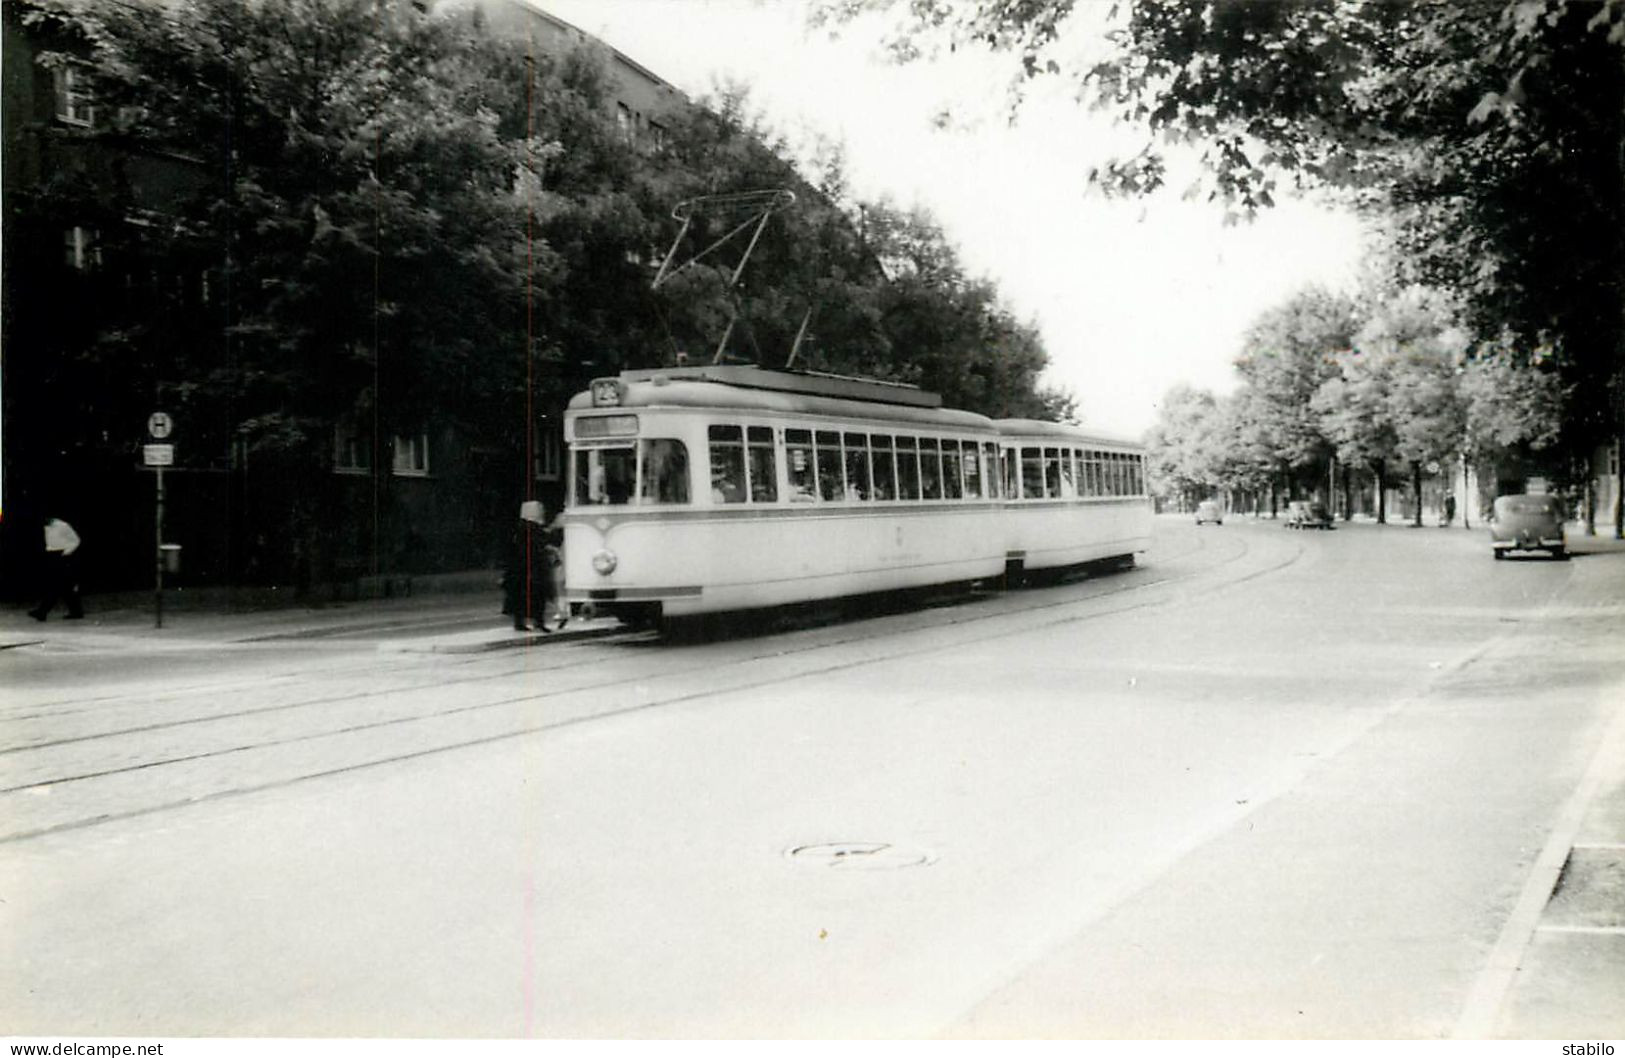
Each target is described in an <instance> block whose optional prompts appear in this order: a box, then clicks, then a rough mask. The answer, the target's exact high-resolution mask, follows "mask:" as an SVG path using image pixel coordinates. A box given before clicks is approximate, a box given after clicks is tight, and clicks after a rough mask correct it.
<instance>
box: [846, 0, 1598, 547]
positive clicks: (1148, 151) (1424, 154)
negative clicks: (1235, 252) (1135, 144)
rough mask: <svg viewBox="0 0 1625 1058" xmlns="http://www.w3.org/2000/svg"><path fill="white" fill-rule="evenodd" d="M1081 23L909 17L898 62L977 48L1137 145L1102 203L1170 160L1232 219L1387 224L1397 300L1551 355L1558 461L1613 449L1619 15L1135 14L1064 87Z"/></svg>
mask: <svg viewBox="0 0 1625 1058" xmlns="http://www.w3.org/2000/svg"><path fill="white" fill-rule="evenodd" d="M897 6H899V5H898V3H897V0H824V2H823V3H822V4H820V13H821V15H822V17H824V18H829V19H836V20H839V19H840V18H843V17H852V15H853V14H854V13H856V12H863V11H870V10H874V9H891V8H895V7H897ZM1081 10H1083V7H1082V6H1081V5H1076V4H1075V3H1074V2H1073V0H977V2H972V3H966V4H956V3H949V2H948V0H924V2H911V3H909V4H908V5H907V6H906V8H905V9H904V12H905V13H904V15H903V16H902V18H901V21H900V23H899V26H898V31H897V35H896V41H895V42H894V43H895V44H896V45H897V46H895V47H894V49H893V50H894V53H895V54H897V55H899V56H900V57H903V58H910V57H915V56H918V55H920V54H923V53H925V52H926V51H928V50H929V43H928V42H931V41H936V42H941V43H948V44H950V45H957V44H976V45H980V46H984V47H989V48H992V49H994V50H996V51H1002V52H1007V53H1011V54H1013V55H1014V56H1016V57H1017V59H1018V60H1019V63H1020V70H1021V74H1022V76H1024V77H1028V78H1032V77H1040V76H1063V77H1068V78H1071V79H1073V80H1074V81H1075V82H1076V83H1077V85H1078V89H1079V95H1080V97H1082V98H1084V99H1086V100H1088V101H1089V102H1091V103H1092V104H1093V105H1095V106H1097V107H1100V108H1104V109H1106V110H1109V111H1110V112H1112V113H1114V114H1116V115H1117V116H1119V117H1120V118H1122V119H1124V120H1125V121H1127V122H1130V123H1133V124H1136V125H1139V126H1141V127H1142V128H1144V129H1146V130H1147V132H1148V134H1149V135H1148V140H1147V142H1146V144H1145V146H1144V148H1143V149H1142V150H1141V151H1139V152H1138V153H1137V154H1133V155H1131V156H1129V157H1127V158H1124V159H1119V160H1117V161H1114V162H1112V163H1109V164H1106V165H1103V166H1101V167H1100V168H1099V169H1097V170H1096V172H1095V173H1094V174H1093V178H1094V179H1095V180H1096V181H1097V182H1098V183H1100V184H1102V185H1103V186H1105V187H1107V188H1108V189H1111V190H1116V191H1124V192H1130V193H1140V192H1145V191H1149V190H1154V189H1155V188H1157V187H1159V186H1160V185H1161V184H1162V183H1163V181H1164V180H1165V178H1166V172H1167V167H1166V164H1165V161H1164V157H1163V155H1164V147H1165V141H1173V142H1175V143H1180V144H1194V145H1196V146H1198V147H1199V149H1200V150H1201V152H1202V155H1203V158H1204V160H1205V161H1206V163H1207V170H1208V172H1209V174H1210V179H1209V188H1210V194H1211V197H1212V198H1214V199H1216V200H1218V201H1221V202H1222V203H1224V204H1225V205H1226V206H1227V207H1228V208H1231V209H1235V210H1237V211H1239V212H1241V213H1250V212H1251V211H1254V210H1256V209H1260V208H1266V207H1268V206H1270V205H1271V204H1272V203H1273V201H1274V196H1275V194H1276V192H1277V190H1278V188H1279V186H1280V185H1281V184H1282V183H1283V182H1286V183H1289V184H1290V185H1291V186H1293V187H1294V188H1297V189H1304V188H1327V189H1331V190H1333V191H1336V192H1338V193H1341V194H1343V195H1345V196H1346V197H1347V198H1348V200H1349V201H1351V202H1353V203H1355V204H1356V205H1358V206H1360V207H1362V208H1364V209H1366V210H1368V211H1371V212H1373V213H1380V214H1382V215H1383V216H1385V217H1387V218H1390V219H1391V220H1392V221H1393V222H1394V224H1395V226H1396V230H1397V233H1398V237H1399V245H1400V248H1401V250H1402V254H1401V256H1400V257H1399V259H1398V261H1399V263H1400V264H1401V265H1402V266H1403V268H1404V270H1405V272H1404V275H1403V276H1402V278H1403V279H1405V280H1406V281H1408V282H1419V283H1424V284H1427V285H1431V286H1435V287H1440V288H1444V289H1448V290H1450V291H1452V292H1453V293H1455V294H1457V295H1458V296H1460V297H1461V298H1462V300H1463V303H1464V305H1465V307H1466V312H1467V317H1466V322H1467V324H1468V326H1469V327H1470V329H1471V330H1472V332H1473V334H1474V335H1475V337H1476V338H1477V339H1478V340H1479V341H1480V342H1493V341H1495V340H1497V339H1498V338H1499V336H1500V335H1501V334H1502V333H1503V332H1510V333H1511V334H1512V335H1514V336H1515V339H1516V345H1517V347H1518V348H1520V349H1525V350H1528V349H1536V348H1543V347H1544V348H1549V349H1550V350H1551V361H1550V369H1552V370H1555V371H1556V372H1557V374H1558V375H1559V377H1560V379H1561V380H1562V382H1563V383H1564V385H1565V386H1566V392H1567V393H1568V394H1569V396H1568V398H1567V404H1566V407H1565V410H1564V436H1565V443H1566V445H1567V446H1568V447H1569V449H1570V450H1571V451H1572V452H1575V453H1576V454H1579V453H1582V452H1583V453H1585V454H1586V455H1587V456H1588V457H1589V454H1590V452H1589V450H1590V447H1591V446H1593V445H1596V444H1599V443H1602V442H1604V441H1610V440H1611V441H1612V442H1613V443H1615V444H1619V443H1620V442H1621V441H1622V440H1625V308H1622V306H1625V298H1622V297H1621V296H1620V291H1621V290H1625V0H1598V2H1593V3H1572V2H1570V0H1462V2H1458V3H1440V4H1411V3H1331V2H1313V0H1296V2H1280V0H1130V2H1125V3H1123V4H1121V5H1119V7H1118V8H1117V9H1116V10H1118V11H1119V12H1120V13H1121V17H1120V18H1119V19H1117V20H1116V22H1115V24H1114V28H1113V35H1112V38H1111V44H1112V50H1111V53H1110V54H1109V55H1107V56H1106V57H1105V58H1104V59H1101V60H1099V61H1090V62H1087V63H1085V64H1084V65H1081V66H1080V65H1077V64H1076V63H1072V62H1069V61H1068V59H1067V52H1066V50H1065V49H1064V48H1062V47H1061V46H1060V45H1062V44H1064V43H1066V42H1067V40H1068V37H1069V34H1070V33H1071V31H1072V30H1073V29H1074V28H1075V26H1076V25H1077V24H1078V22H1081V21H1083V17H1082V16H1080V17H1079V19H1078V22H1074V21H1071V20H1070V19H1071V16H1073V15H1074V13H1075V11H1081ZM905 44H906V46H904V45H905ZM1615 494H1616V496H1620V497H1625V468H1622V476H1621V477H1620V478H1619V479H1618V480H1616V488H1615ZM1615 533H1616V535H1625V506H1618V505H1617V506H1616V510H1615Z"/></svg>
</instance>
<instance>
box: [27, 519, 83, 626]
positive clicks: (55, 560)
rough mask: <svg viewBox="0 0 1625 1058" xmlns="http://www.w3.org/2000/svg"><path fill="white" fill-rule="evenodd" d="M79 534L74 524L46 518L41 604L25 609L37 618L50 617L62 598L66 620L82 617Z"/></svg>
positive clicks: (75, 619) (38, 619) (40, 619)
mask: <svg viewBox="0 0 1625 1058" xmlns="http://www.w3.org/2000/svg"><path fill="white" fill-rule="evenodd" d="M78 550H79V534H78V533H76V532H74V531H73V526H71V525H69V524H68V523H67V522H66V521H64V520H62V519H61V518H57V517H54V516H53V517H50V518H47V519H45V596H44V598H43V599H42V600H41V601H40V604H39V605H38V606H36V607H34V608H33V609H32V610H30V611H28V615H29V616H30V617H32V618H33V619H34V620H36V621H43V620H45V618H46V617H48V616H50V613H51V609H52V608H53V607H55V606H56V603H57V600H58V599H61V600H62V601H63V602H65V603H67V605H68V612H67V615H66V616H67V619H68V620H70V621H77V620H78V619H79V618H81V617H83V616H85V610H84V605H83V603H82V602H81V600H80V598H79V560H78V559H77V558H75V557H74V554H75V552H77V551H78Z"/></svg>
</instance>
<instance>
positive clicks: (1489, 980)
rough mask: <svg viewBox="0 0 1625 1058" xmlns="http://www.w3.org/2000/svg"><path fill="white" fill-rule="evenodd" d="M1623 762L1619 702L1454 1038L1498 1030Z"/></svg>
mask: <svg viewBox="0 0 1625 1058" xmlns="http://www.w3.org/2000/svg"><path fill="white" fill-rule="evenodd" d="M1612 699H1613V701H1615V702H1621V701H1625V694H1614V695H1613V696H1612ZM1604 700H1607V699H1606V698H1605V699H1604ZM1622 766H1625V705H1616V706H1615V708H1614V716H1613V719H1612V720H1611V721H1610V722H1609V725H1608V728H1607V730H1606V731H1605V732H1604V733H1603V736H1602V739H1601V740H1600V741H1599V742H1598V744H1597V751H1596V753H1595V754H1594V755H1593V756H1592V758H1591V765H1590V767H1589V768H1587V769H1586V773H1585V776H1584V777H1583V778H1581V780H1580V784H1579V785H1578V786H1576V787H1575V788H1574V793H1572V794H1570V795H1569V799H1568V801H1567V802H1566V803H1565V804H1564V805H1563V810H1562V811H1561V812H1559V813H1558V815H1557V822H1556V823H1555V824H1553V826H1552V832H1551V835H1550V836H1549V837H1548V838H1547V839H1546V845H1545V847H1544V848H1543V849H1541V852H1540V855H1539V856H1538V857H1536V859H1535V865H1534V867H1533V868H1532V869H1531V870H1530V872H1529V880H1528V881H1527V882H1525V883H1524V887H1523V892H1522V893H1521V894H1520V895H1519V897H1518V902H1517V904H1516V905H1514V906H1513V909H1512V914H1511V915H1510V916H1508V918H1507V921H1506V924H1505V925H1504V926H1502V927H1501V936H1500V937H1499V938H1498V939H1497V940H1496V942H1495V947H1494V948H1492V949H1491V950H1490V957H1489V960H1488V962H1486V963H1485V965H1484V969H1483V970H1481V971H1479V974H1478V979H1477V980H1476V981H1475V982H1474V983H1473V987H1472V989H1471V991H1469V992H1468V993H1467V1001H1466V1003H1465V1004H1463V1006H1462V1011H1461V1017H1460V1018H1459V1019H1458V1020H1457V1021H1456V1028H1455V1031H1454V1032H1453V1033H1452V1034H1451V1038H1453V1039H1457V1040H1482V1039H1488V1038H1490V1036H1491V1034H1492V1033H1493V1032H1494V1031H1495V1025H1496V1019H1497V1017H1498V1015H1499V1014H1500V1012H1501V1006H1502V1004H1503V1003H1504V1002H1505V1001H1506V996H1507V993H1508V992H1509V991H1510V990H1511V988H1512V981H1513V978H1514V977H1516V975H1517V973H1518V964H1519V962H1520V961H1521V960H1522V959H1523V954H1524V952H1525V951H1526V950H1528V948H1529V943H1530V941H1531V940H1533V939H1534V936H1535V931H1536V929H1537V927H1538V926H1539V923H1540V916H1541V914H1542V913H1543V912H1544V911H1545V910H1546V904H1547V902H1548V901H1549V900H1550V899H1551V895H1552V890H1553V889H1554V888H1556V886H1557V878H1558V875H1559V874H1561V873H1562V871H1563V864H1564V863H1566V862H1567V861H1568V858H1569V850H1570V849H1572V848H1573V847H1574V838H1575V835H1577V834H1578V833H1579V832H1580V826H1581V824H1582V823H1583V822H1584V821H1585V816H1586V811H1587V809H1589V808H1590V807H1591V802H1592V800H1593V799H1594V798H1595V797H1596V795H1597V792H1598V791H1599V790H1600V789H1601V788H1602V785H1603V783H1604V782H1606V781H1611V780H1612V779H1613V778H1614V777H1615V776H1617V775H1618V774H1619V773H1620V769H1621V767H1622Z"/></svg>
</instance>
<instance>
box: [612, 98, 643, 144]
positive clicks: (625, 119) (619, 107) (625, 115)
mask: <svg viewBox="0 0 1625 1058" xmlns="http://www.w3.org/2000/svg"><path fill="white" fill-rule="evenodd" d="M615 127H616V128H617V129H619V130H620V133H621V139H623V140H625V141H626V142H627V143H631V142H632V141H633V140H635V139H636V138H637V134H638V126H637V120H636V119H635V118H634V117H633V116H632V108H631V107H629V106H627V105H626V104H625V103H616V104H615Z"/></svg>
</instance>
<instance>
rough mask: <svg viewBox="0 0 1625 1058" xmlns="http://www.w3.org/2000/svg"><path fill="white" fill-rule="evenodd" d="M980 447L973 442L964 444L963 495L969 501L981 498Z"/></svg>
mask: <svg viewBox="0 0 1625 1058" xmlns="http://www.w3.org/2000/svg"><path fill="white" fill-rule="evenodd" d="M981 457H982V446H981V445H979V444H977V443H976V442H975V441H966V442H965V495H966V496H967V497H969V498H970V499H973V500H977V499H981V498H982V458H981Z"/></svg>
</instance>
